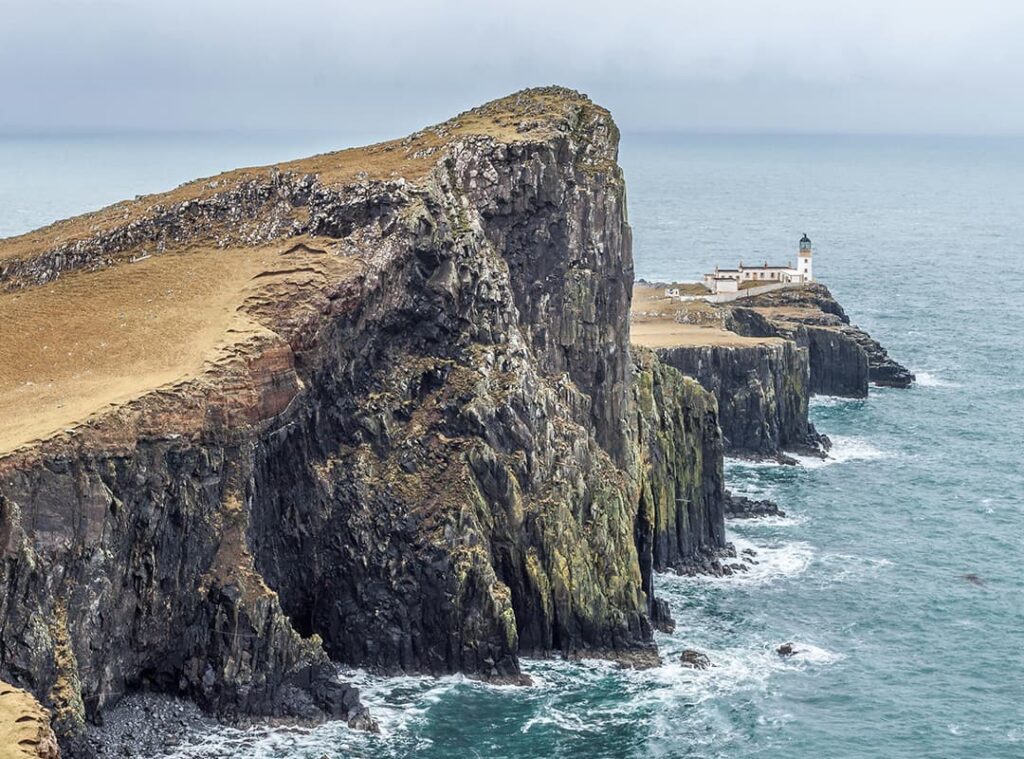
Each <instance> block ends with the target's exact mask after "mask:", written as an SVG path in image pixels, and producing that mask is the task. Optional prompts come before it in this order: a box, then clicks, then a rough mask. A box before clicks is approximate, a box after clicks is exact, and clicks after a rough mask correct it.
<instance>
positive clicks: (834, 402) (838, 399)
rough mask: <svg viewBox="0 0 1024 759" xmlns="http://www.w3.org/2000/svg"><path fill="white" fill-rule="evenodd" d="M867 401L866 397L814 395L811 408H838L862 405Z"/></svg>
mask: <svg viewBox="0 0 1024 759" xmlns="http://www.w3.org/2000/svg"><path fill="white" fill-rule="evenodd" d="M864 402H865V399H864V398H845V397H843V396H841V395H812V396H811V399H810V406H811V408H836V407H843V406H860V405H863V404H864Z"/></svg>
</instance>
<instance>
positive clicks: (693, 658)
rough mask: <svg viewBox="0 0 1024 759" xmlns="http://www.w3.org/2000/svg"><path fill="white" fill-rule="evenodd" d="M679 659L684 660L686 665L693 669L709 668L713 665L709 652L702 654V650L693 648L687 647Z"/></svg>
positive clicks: (683, 662)
mask: <svg viewBox="0 0 1024 759" xmlns="http://www.w3.org/2000/svg"><path fill="white" fill-rule="evenodd" d="M679 661H680V662H682V665H683V666H684V667H690V668H691V669H707V668H708V667H710V666H711V659H709V658H708V656H707V654H702V653H701V652H700V651H695V650H694V649H692V648H687V649H686V650H684V651H683V653H682V654H680V656H679Z"/></svg>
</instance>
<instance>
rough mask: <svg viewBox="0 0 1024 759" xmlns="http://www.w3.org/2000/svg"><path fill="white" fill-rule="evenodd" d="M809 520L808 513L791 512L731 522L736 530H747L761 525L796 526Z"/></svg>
mask: <svg viewBox="0 0 1024 759" xmlns="http://www.w3.org/2000/svg"><path fill="white" fill-rule="evenodd" d="M806 521H807V515H806V514H794V513H793V512H789V513H787V514H786V516H784V517H782V516H778V515H774V514H773V515H770V516H765V517H753V518H751V519H737V520H734V521H732V522H731V523H730V525H731V526H732V527H733V528H735V529H736V530H742V531H743V532H746V531H748V530H757V529H758V528H760V527H796V526H797V525H801V524H803V523H804V522H806Z"/></svg>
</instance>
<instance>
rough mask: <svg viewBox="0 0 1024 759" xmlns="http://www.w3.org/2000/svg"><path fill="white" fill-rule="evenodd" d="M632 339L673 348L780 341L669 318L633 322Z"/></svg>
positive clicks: (740, 345) (636, 343) (657, 346)
mask: <svg viewBox="0 0 1024 759" xmlns="http://www.w3.org/2000/svg"><path fill="white" fill-rule="evenodd" d="M629 340H630V342H631V343H633V344H634V345H642V346H643V347H645V348H672V347H676V346H690V345H724V346H732V347H743V346H748V345H763V344H765V343H769V342H777V340H776V339H775V338H762V337H743V336H742V335H737V334H736V333H735V332H730V331H729V330H727V329H721V328H720V327H706V326H702V325H696V324H680V323H679V322H675V321H671V320H668V319H659V320H651V321H642V322H633V325H632V328H631V330H630V337H629Z"/></svg>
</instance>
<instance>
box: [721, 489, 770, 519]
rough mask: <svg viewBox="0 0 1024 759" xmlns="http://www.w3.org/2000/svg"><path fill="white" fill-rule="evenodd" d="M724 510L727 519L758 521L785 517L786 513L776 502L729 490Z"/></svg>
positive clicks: (726, 492) (726, 494) (723, 506)
mask: <svg viewBox="0 0 1024 759" xmlns="http://www.w3.org/2000/svg"><path fill="white" fill-rule="evenodd" d="M722 510H723V511H724V512H725V516H726V518H727V519H758V518H760V517H784V516H786V512H785V511H783V510H782V509H780V508H779V505H778V504H777V503H775V502H774V501H769V500H763V499H754V498H747V497H746V496H744V495H737V494H736V493H733V492H731V491H729V490H726V491H725V498H724V499H723V503H722Z"/></svg>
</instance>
